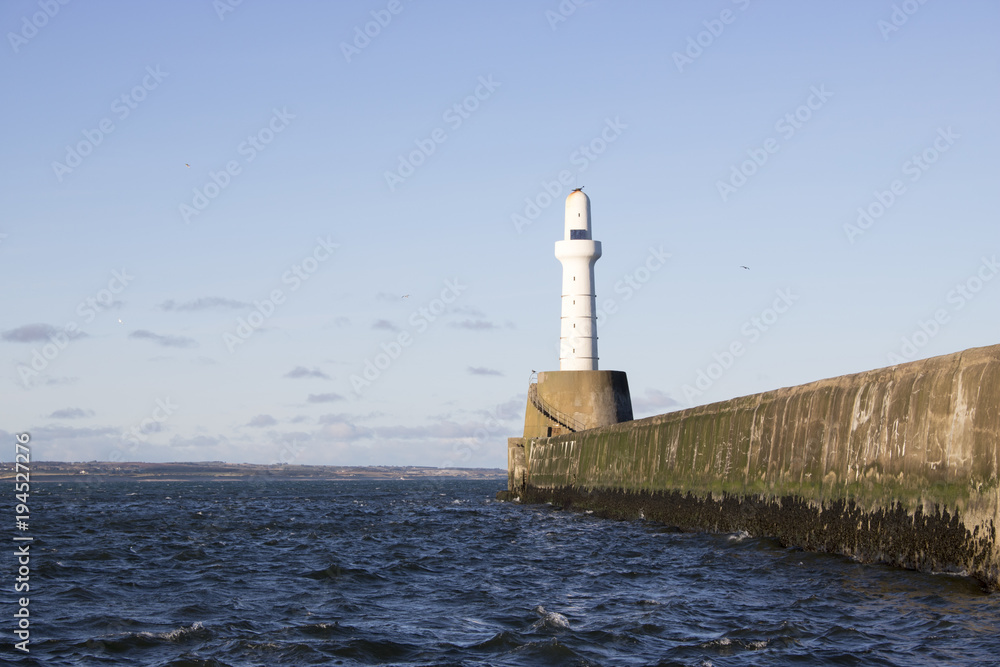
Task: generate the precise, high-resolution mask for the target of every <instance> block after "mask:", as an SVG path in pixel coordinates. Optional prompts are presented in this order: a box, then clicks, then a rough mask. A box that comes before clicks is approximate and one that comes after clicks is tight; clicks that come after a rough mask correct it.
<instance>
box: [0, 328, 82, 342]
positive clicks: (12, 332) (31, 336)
mask: <svg viewBox="0 0 1000 667" xmlns="http://www.w3.org/2000/svg"><path fill="white" fill-rule="evenodd" d="M59 333H62V334H63V335H65V336H67V337H68V338H79V337H81V336H86V335H87V334H85V333H83V332H82V331H75V332H73V333H72V334H69V333H65V332H63V331H62V330H61V329H57V328H56V327H54V326H52V325H51V324H42V323H39V324H25V325H24V326H22V327H17V328H16V329H8V330H7V331H4V332H3V333H2V334H0V339H3V340H5V341H7V342H9V343H40V342H43V341H44V342H48V341H49V339H50V338H51V337H52V336H55V335H56V334H59Z"/></svg>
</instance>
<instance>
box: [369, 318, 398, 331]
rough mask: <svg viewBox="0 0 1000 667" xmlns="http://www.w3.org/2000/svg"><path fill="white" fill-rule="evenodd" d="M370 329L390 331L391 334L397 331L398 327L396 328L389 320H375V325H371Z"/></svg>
mask: <svg viewBox="0 0 1000 667" xmlns="http://www.w3.org/2000/svg"><path fill="white" fill-rule="evenodd" d="M372 329H384V330H385V331H392V332H397V331H399V327H397V326H396V325H395V324H393V323H392V322H390V321H389V320H376V321H375V324H373V325H372Z"/></svg>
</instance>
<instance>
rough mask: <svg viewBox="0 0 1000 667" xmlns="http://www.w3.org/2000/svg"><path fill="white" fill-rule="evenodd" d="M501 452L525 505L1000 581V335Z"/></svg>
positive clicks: (520, 442) (519, 443)
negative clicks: (985, 343) (773, 540)
mask: <svg viewBox="0 0 1000 667" xmlns="http://www.w3.org/2000/svg"><path fill="white" fill-rule="evenodd" d="M508 448H509V451H508V453H509V456H508V459H509V462H510V464H509V467H510V476H509V489H510V495H511V496H518V497H521V499H522V500H523V501H526V502H546V501H550V502H556V503H561V504H563V505H567V506H578V507H585V508H590V509H594V510H595V511H599V512H602V513H604V514H607V515H612V516H619V517H630V516H638V515H640V514H641V515H642V516H645V517H646V518H647V519H653V520H659V521H663V522H666V523H669V524H672V525H676V526H679V527H681V528H684V529H693V530H710V531H727V532H728V531H736V530H746V531H748V532H750V533H751V534H753V535H758V536H773V537H777V538H778V539H779V540H781V541H782V542H783V543H785V544H788V545H796V546H801V547H804V548H807V549H813V550H819V551H828V552H834V553H841V554H845V555H849V556H852V557H855V558H857V559H859V560H862V561H875V562H887V563H892V564H896V565H901V566H904V567H910V568H916V569H922V570H929V571H946V572H965V573H968V574H970V575H972V576H975V577H977V578H979V579H980V580H982V581H983V582H985V583H986V585H987V586H988V587H989V588H991V589H997V588H998V587H1000V544H998V537H997V528H998V527H1000V485H998V470H1000V345H997V346H992V347H986V348H976V349H971V350H966V351H964V352H960V353H956V354H951V355H947V356H942V357H936V358H933V359H926V360H922V361H917V362H912V363H908V364H901V365H898V366H892V367H889V368H883V369H878V370H874V371H868V372H865V373H858V374H855V375H848V376H843V377H839V378H832V379H827V380H821V381H818V382H813V383H810V384H806V385H801V386H798V387H791V388H784V389H778V390H775V391H769V392H765V393H762V394H755V395H752V396H744V397H741V398H736V399H732V400H729V401H724V402H721V403H714V404H711V405H705V406H700V407H696V408H691V409H688V410H681V411H678V412H673V413H670V414H665V415H659V416H656V417H650V418H647V419H641V420H637V421H631V422H626V423H620V424H615V425H612V426H605V427H601V428H596V429H592V430H587V431H582V432H577V433H569V434H565V435H560V436H556V437H550V438H530V437H528V438H511V439H510V440H509V443H508Z"/></svg>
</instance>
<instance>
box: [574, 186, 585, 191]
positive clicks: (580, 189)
mask: <svg viewBox="0 0 1000 667" xmlns="http://www.w3.org/2000/svg"><path fill="white" fill-rule="evenodd" d="M584 187H585V186H583V185H581V186H580V187H578V188H574V189H573V192H582V191H583V188H584Z"/></svg>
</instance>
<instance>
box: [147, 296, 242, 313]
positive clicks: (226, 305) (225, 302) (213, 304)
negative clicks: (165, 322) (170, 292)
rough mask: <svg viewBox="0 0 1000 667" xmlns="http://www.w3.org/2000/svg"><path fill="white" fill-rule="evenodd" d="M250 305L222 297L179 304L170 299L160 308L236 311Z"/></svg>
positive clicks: (206, 297)
mask: <svg viewBox="0 0 1000 667" xmlns="http://www.w3.org/2000/svg"><path fill="white" fill-rule="evenodd" d="M249 306H250V303H248V302H246V301H237V300H236V299H227V298H225V297H221V296H203V297H201V298H200V299H192V300H190V301H185V302H184V303H177V302H176V301H174V300H173V299H168V300H166V301H164V302H163V303H161V304H160V308H161V309H163V310H176V311H178V312H181V311H189V312H190V311H197V310H213V309H214V310H234V309H239V308H247V307H249Z"/></svg>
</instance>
